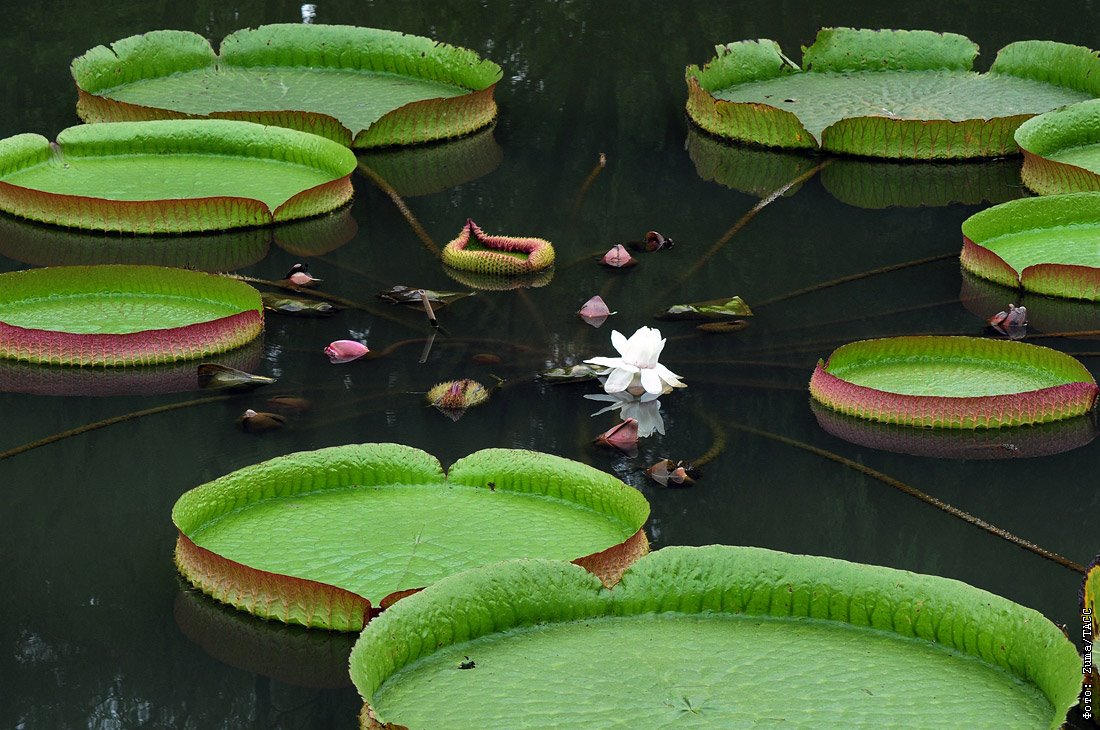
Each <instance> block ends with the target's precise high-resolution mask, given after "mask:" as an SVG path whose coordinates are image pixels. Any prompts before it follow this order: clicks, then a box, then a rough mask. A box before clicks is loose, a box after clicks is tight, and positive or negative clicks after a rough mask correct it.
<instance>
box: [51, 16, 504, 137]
mask: <svg viewBox="0 0 1100 730" xmlns="http://www.w3.org/2000/svg"><path fill="white" fill-rule="evenodd" d="M219 65H220V66H226V67H237V68H254V67H296V68H301V69H311V68H322V69H338V70H347V71H367V72H378V73H390V74H399V75H405V76H410V77H414V78H419V79H425V80H430V81H436V82H440V83H445V84H450V85H454V86H457V87H460V88H462V89H465V90H467V91H469V92H475V93H476V92H487V93H488V103H487V104H486V105H484V106H485V108H484V109H481V110H480V112H479V113H478V114H475V115H474V116H477V117H478V119H477V120H471V123H476V126H475V127H472V128H468V129H466V128H463V129H458V128H456V129H455V131H454V132H452V133H447V131H446V130H443V131H441V132H440V131H439V130H437V132H439V133H438V134H437V135H436V136H435V137H429V138H424V139H418V140H416V141H417V142H423V141H429V139H431V138H435V139H439V138H443V137H447V136H455V135H457V134H465V133H467V132H471V131H474V129H478V128H481V127H483V126H485V125H486V124H488V123H489V122H491V121H492V118H493V117H494V116H495V105H494V104H492V101H491V95H492V88H493V86H494V85H495V84H496V83H497V82H498V81H499V80H500V79H501V77H502V76H503V71H502V70H501V68H500V66H498V65H497V64H496V63H494V62H492V61H489V60H485V59H482V58H481V57H480V56H478V54H477V53H475V52H474V51H471V50H468V49H465V48H459V47H456V46H451V45H448V44H446V43H440V42H437V41H434V40H432V39H431V38H425V37H422V36H415V35H408V34H405V33H399V32H396V31H391V30H384V29H380V28H363V27H357V26H346V25H323V24H308V25H307V24H299V23H284V24H274V25H264V26H260V27H258V28H246V29H243V30H239V31H236V32H234V33H232V34H230V35H229V36H226V38H225V39H224V40H223V41H222V43H221V48H220V54H219V53H217V52H215V51H214V49H213V47H212V46H211V45H210V43H209V42H208V41H207V40H206V39H205V38H203V37H202V36H201V35H198V34H197V33H191V32H187V31H177V30H157V31H151V32H149V33H145V34H142V35H135V36H129V37H127V38H123V39H121V40H118V41H115V42H114V43H112V44H111V45H110V47H107V46H96V47H95V48H92V49H90V50H89V51H87V52H86V53H85V54H84V55H82V56H79V57H78V58H76V59H74V60H73V62H72V64H71V71H72V76H73V79H74V80H75V81H76V86H77V89H78V91H79V93H80V96H81V98H80V101H79V102H78V106H77V109H78V113H79V114H80V115H81V118H82V119H85V120H86V121H113V120H118V119H148V118H158V117H159V118H163V117H165V116H187V114H186V113H185V112H179V111H174V110H172V109H158V108H155V107H145V106H142V105H139V104H129V103H126V102H118V101H115V100H112V99H111V98H110V91H111V89H114V88H117V87H119V86H122V85H125V84H130V83H134V82H136V81H142V80H147V79H155V78H162V77H167V76H171V75H173V74H180V73H186V72H190V71H197V70H201V69H206V68H214V67H215V66H219ZM407 106H409V107H413V106H415V103H414V104H410V105H407ZM490 107H491V108H490ZM395 111H399V110H395ZM456 111H457V112H458V114H459V115H460V116H462V115H464V114H466V113H467V112H468V111H469V110H465V109H462V108H461V107H458V108H456ZM218 113H219V114H234V113H236V112H235V110H232V109H226V110H224V111H222V112H218ZM240 113H241V114H242V115H243V116H247V117H249V118H254V119H255V120H256V121H264V122H266V123H271V124H280V125H283V126H291V127H294V128H297V129H302V130H303V131H311V132H315V133H318V134H321V135H323V136H327V137H329V138H330V139H333V140H335V141H338V142H341V143H342V144H344V145H350V144H352V143H353V138H354V146H356V147H367V146H383V145H385V144H400V143H403V142H402V141H401V140H400V139H398V138H397V137H394V138H393V139H392V140H386V139H382V140H368V139H360V137H364V136H367V135H364V133H365V132H366V131H367V130H365V129H356V128H351V127H349V125H348V123H347V122H346V120H342V119H337V118H335V117H333V116H331V115H328V114H323V113H319V112H316V111H312V110H310V109H279V108H277V107H276V108H275V109H272V110H270V111H269V112H253V111H251V110H240ZM257 114H259V115H261V116H260V117H259V118H256V116H255V115H257ZM264 114H270V116H266V117H265V116H263V115H264ZM390 114H393V112H391V113H390ZM390 114H387V115H385V116H384V117H383V118H382V119H380V120H378V122H379V123H383V122H386V121H387V120H386V118H387V117H389V116H390ZM399 116H400V115H399ZM413 116H416V115H415V114H414V115H413ZM397 121H398V122H399V124H400V123H409V122H410V120H408V119H399V120H397ZM412 121H413V122H416V123H419V122H420V121H421V120H412ZM451 123H461V120H451ZM382 126H388V125H387V124H383V125H382ZM387 131H388V132H389V133H394V131H393V130H387ZM396 134H398V136H400V133H399V132H397V133H396Z"/></svg>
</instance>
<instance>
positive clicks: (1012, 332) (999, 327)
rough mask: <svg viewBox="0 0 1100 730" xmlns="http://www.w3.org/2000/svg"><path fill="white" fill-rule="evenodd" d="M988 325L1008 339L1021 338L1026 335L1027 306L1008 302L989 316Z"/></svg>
mask: <svg viewBox="0 0 1100 730" xmlns="http://www.w3.org/2000/svg"><path fill="white" fill-rule="evenodd" d="M989 326H990V327H992V328H993V329H994V330H996V331H997V332H999V333H1000V334H1002V335H1004V336H1005V337H1007V338H1008V339H1010V340H1022V339H1024V336H1026V335H1027V307H1017V306H1016V305H1015V304H1009V305H1008V309H1006V310H1002V311H1000V312H997V313H996V314H994V315H993V316H992V317H990V318H989Z"/></svg>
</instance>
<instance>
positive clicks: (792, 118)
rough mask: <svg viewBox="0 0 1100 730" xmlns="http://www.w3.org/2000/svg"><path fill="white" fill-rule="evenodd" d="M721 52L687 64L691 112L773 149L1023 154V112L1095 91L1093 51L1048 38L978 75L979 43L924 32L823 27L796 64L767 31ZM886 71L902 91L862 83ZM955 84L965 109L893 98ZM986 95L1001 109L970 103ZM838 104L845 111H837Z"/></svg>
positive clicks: (1099, 84) (1016, 46) (1005, 55)
mask: <svg viewBox="0 0 1100 730" xmlns="http://www.w3.org/2000/svg"><path fill="white" fill-rule="evenodd" d="M716 52H717V55H716V56H715V58H713V59H712V60H711V61H710V62H708V63H707V64H706V65H705V66H703V67H702V68H700V67H698V66H695V65H692V66H689V67H688V68H687V71H686V75H685V78H686V81H687V86H688V101H687V112H688V116H689V117H690V118H691V119H692V121H693V122H694V123H695V124H697V125H698V126H699V127H701V128H702V129H704V130H706V131H707V132H710V133H711V134H715V135H718V136H720V137H725V138H728V139H733V140H737V141H740V142H750V143H753V144H760V145H765V146H769V147H786V148H793V149H822V150H826V151H830V152H838V153H841V154H851V155H865V156H870V157H888V158H899V159H952V158H973V157H997V156H1001V155H1005V154H1013V153H1016V152H1018V147H1017V146H1016V143H1015V141H1014V140H1013V137H1012V135H1013V132H1014V131H1015V130H1016V128H1017V127H1019V126H1020V124H1021V123H1022V122H1024V121H1025V120H1026V119H1029V118H1030V117H1032V116H1034V115H1036V114H1040V113H1043V112H1046V111H1049V110H1050V109H1053V108H1056V107H1058V106H1061V105H1064V104H1069V103H1073V102H1077V101H1083V100H1085V99H1089V98H1092V97H1095V96H1100V58H1098V56H1097V53H1096V52H1095V51H1092V50H1090V49H1087V48H1084V47H1081V46H1072V45H1067V44H1064V43H1055V42H1052V41H1020V42H1017V43H1012V44H1010V45H1008V46H1006V47H1005V48H1003V49H1001V51H1000V53H998V55H997V60H996V61H995V62H994V63H993V66H992V68H991V69H990V71H989V73H988V74H985V75H978V74H974V73H972V72H971V67H972V65H973V61H974V58H975V57H976V56H977V52H978V47H977V46H976V45H975V44H974V43H972V42H971V41H970V40H969V39H967V38H965V37H963V36H960V35H957V34H954V33H943V34H940V33H933V32H931V31H906V30H865V29H859V30H857V29H852V28H825V29H822V30H821V31H819V33H818V36H817V39H816V40H815V41H814V43H813V44H812V45H811V46H809V47H807V48H804V49H803V66H804V68H802V69H800V68H799V67H798V66H797V65H796V64H795V63H794V62H793V61H791V60H790V59H789V58H787V57H786V56H785V55H784V54H783V52H782V51H781V49H780V48H779V46H778V44H776V43H775V42H774V41H771V40H767V39H760V40H753V41H740V42H736V43H729V44H726V45H719V46H716ZM887 74H888V76H887ZM883 79H888V80H890V81H893V79H897V81H896V82H895V85H896V86H897V90H896V91H897V93H894V94H889V95H886V96H882V97H881V98H880V97H879V96H873V97H872V95H873V94H874V92H871V91H864V90H863V89H862V86H863V85H867V86H868V87H869V88H871V87H880V86H881V85H882V82H883ZM811 82H812V83H811ZM906 84H909V85H910V86H912V88H911V89H906V88H905V85H906ZM967 85H969V87H968V88H964V87H966V86H967ZM974 85H978V87H976V88H972V87H974ZM924 87H927V88H924ZM985 87H989V88H988V89H987V88H985ZM953 88H957V89H958V90H957V92H955V96H956V98H957V100H956V101H955V103H956V104H957V105H958V108H959V109H960V111H954V110H952V109H950V108H947V107H945V108H944V109H942V110H938V109H937V110H935V113H934V114H935V115H934V116H933V118H924V114H922V113H919V112H914V113H910V112H908V111H906V109H904V108H903V107H899V109H900V110H901V111H900V113H899V112H895V111H894V110H893V109H890V108H888V107H889V106H890V105H892V104H893V103H902V104H904V103H905V94H906V93H909V94H911V95H912V98H913V105H914V108H915V109H918V108H919V109H923V108H925V107H924V100H925V99H928V98H943V97H945V94H947V93H948V92H949V91H950V90H951V89H953ZM815 94H816V95H818V96H820V97H821V98H814V97H815ZM844 95H849V96H850V97H851V98H845V97H844ZM887 96H889V97H891V98H889V99H888V98H887ZM981 98H988V99H991V100H992V101H991V102H990V103H995V104H998V105H999V107H996V106H995V107H989V108H984V107H978V108H974V109H971V108H969V107H971V106H973V105H974V99H981ZM1020 99H1022V100H1023V101H1019V100H1020ZM1002 100H1011V103H1010V102H1009V101H1004V102H1003V103H1002ZM844 104H848V105H849V106H850V109H851V111H850V112H849V114H848V115H847V116H845V115H844V114H843V113H839V114H838V113H835V111H837V110H843V109H844ZM826 110H829V111H826ZM797 111H801V115H800V114H799V113H796V112H797Z"/></svg>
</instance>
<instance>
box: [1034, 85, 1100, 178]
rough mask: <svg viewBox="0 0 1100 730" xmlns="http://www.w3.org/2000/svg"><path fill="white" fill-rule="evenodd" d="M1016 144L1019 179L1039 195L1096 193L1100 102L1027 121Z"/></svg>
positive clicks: (1059, 110) (1099, 176) (1099, 93)
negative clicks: (1020, 164) (1019, 157)
mask: <svg viewBox="0 0 1100 730" xmlns="http://www.w3.org/2000/svg"><path fill="white" fill-rule="evenodd" d="M1097 95H1100V92H1097ZM1016 144H1018V145H1019V146H1020V149H1021V150H1023V153H1024V167H1023V170H1021V172H1020V177H1021V178H1022V179H1023V181H1024V185H1027V186H1028V187H1029V188H1030V189H1031V190H1034V191H1035V192H1036V193H1038V194H1039V195H1058V194H1060V193H1076V192H1085V191H1100V99H1092V100H1090V101H1083V102H1081V103H1080V104H1073V105H1072V106H1068V107H1065V108H1064V109H1056V110H1055V111H1051V112H1047V113H1046V114H1040V115H1039V116H1037V117H1035V118H1033V119H1029V120H1028V121H1026V122H1025V123H1024V124H1021V125H1020V128H1019V129H1017V130H1016Z"/></svg>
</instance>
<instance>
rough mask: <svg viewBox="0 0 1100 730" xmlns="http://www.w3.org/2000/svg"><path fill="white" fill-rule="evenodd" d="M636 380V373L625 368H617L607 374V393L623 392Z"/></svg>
mask: <svg viewBox="0 0 1100 730" xmlns="http://www.w3.org/2000/svg"><path fill="white" fill-rule="evenodd" d="M633 380H634V373H633V372H631V371H630V370H627V369H625V368H616V369H615V370H612V371H611V374H610V375H608V376H607V382H606V383H604V384H603V389H604V392H605V393H621V392H623V391H624V390H626V389H627V388H628V387H630V383H631V382H633Z"/></svg>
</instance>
